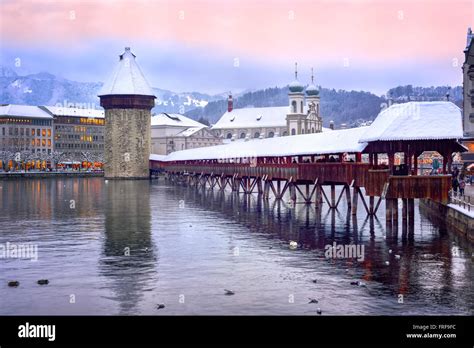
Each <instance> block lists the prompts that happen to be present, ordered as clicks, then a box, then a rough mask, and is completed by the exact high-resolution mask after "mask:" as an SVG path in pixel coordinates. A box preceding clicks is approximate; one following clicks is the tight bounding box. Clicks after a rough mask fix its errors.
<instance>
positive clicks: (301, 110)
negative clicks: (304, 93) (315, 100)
mask: <svg viewBox="0 0 474 348" xmlns="http://www.w3.org/2000/svg"><path fill="white" fill-rule="evenodd" d="M301 113H303V102H301Z"/></svg>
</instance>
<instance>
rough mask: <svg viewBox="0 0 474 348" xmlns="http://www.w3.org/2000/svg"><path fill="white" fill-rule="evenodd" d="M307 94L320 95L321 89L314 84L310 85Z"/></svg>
mask: <svg viewBox="0 0 474 348" xmlns="http://www.w3.org/2000/svg"><path fill="white" fill-rule="evenodd" d="M306 94H307V95H318V94H319V89H318V87H316V86H315V85H314V84H310V85H309V86H308V87H307V88H306Z"/></svg>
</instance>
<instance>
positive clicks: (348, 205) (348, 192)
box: [344, 184, 352, 210]
mask: <svg viewBox="0 0 474 348" xmlns="http://www.w3.org/2000/svg"><path fill="white" fill-rule="evenodd" d="M344 190H346V201H347V209H348V210H350V209H351V207H352V203H351V188H350V186H349V185H347V184H346V185H344Z"/></svg>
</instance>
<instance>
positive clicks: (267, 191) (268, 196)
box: [263, 179, 270, 200]
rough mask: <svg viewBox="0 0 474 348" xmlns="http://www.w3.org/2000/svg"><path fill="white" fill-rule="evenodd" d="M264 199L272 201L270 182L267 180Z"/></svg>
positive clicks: (264, 186)
mask: <svg viewBox="0 0 474 348" xmlns="http://www.w3.org/2000/svg"><path fill="white" fill-rule="evenodd" d="M263 199H265V200H268V199H270V180H268V179H267V180H265V182H264V183H263Z"/></svg>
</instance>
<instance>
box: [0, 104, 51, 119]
mask: <svg viewBox="0 0 474 348" xmlns="http://www.w3.org/2000/svg"><path fill="white" fill-rule="evenodd" d="M0 116H17V117H27V118H53V116H51V115H50V114H48V113H47V112H46V111H44V110H42V109H40V108H39V107H37V106H32V105H16V104H7V105H1V106H0Z"/></svg>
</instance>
